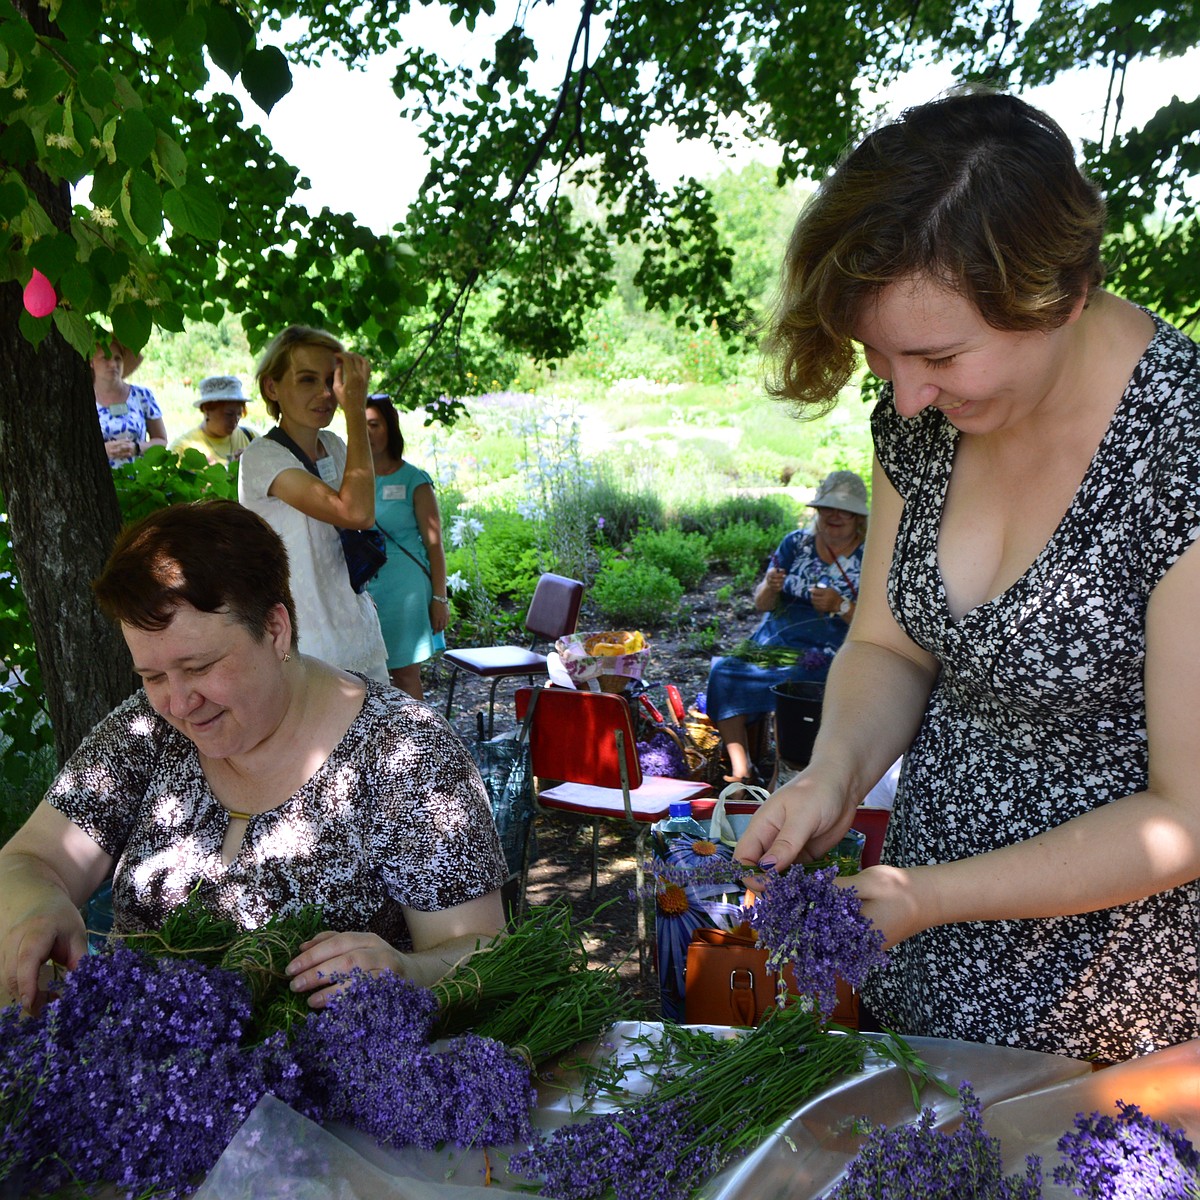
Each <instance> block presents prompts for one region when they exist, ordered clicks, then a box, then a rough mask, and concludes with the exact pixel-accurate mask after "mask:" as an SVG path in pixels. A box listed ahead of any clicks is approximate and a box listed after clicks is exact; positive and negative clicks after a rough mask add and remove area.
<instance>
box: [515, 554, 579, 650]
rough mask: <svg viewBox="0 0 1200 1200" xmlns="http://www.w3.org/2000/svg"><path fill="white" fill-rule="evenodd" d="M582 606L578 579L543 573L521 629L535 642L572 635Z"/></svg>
mask: <svg viewBox="0 0 1200 1200" xmlns="http://www.w3.org/2000/svg"><path fill="white" fill-rule="evenodd" d="M582 603H583V584H582V583H580V582H579V580H578V579H568V578H567V577H566V576H565V575H554V574H551V573H550V572H549V571H547V572H546V574H545V575H543V576H542V577H541V579H539V580H538V584H537V587H536V588H535V589H534V592H533V599H532V600H531V601H530V602H529V611H528V612H527V613H526V614H525V628H526V629H527V630H528V631H529V633H530V634H532V635H533V637H534V638H535V639H536V640H541V641H545V642H554V641H557V640H558V639H559V638H560V637H566V635H567V634H568V633H574V632H575V626H576V624H577V623H578V621H579V606H580V604H582Z"/></svg>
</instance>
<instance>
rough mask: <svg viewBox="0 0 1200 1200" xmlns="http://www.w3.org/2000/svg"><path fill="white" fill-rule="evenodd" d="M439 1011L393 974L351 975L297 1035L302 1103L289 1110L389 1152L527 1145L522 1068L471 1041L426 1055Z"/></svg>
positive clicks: (527, 1089)
mask: <svg viewBox="0 0 1200 1200" xmlns="http://www.w3.org/2000/svg"><path fill="white" fill-rule="evenodd" d="M436 1011H437V1000H436V998H435V997H434V995H433V993H432V992H431V991H429V990H428V989H427V988H422V987H418V986H417V985H416V984H414V983H411V982H410V981H409V980H407V979H404V978H402V977H401V976H399V975H396V974H394V973H393V972H390V971H385V972H383V973H382V974H381V975H378V976H368V975H364V974H361V973H359V972H355V973H354V974H352V975H351V976H350V978H349V980H348V981H347V984H346V987H345V988H344V989H343V990H342V991H341V992H340V993H339V994H338V995H337V996H336V997H335V998H334V999H333V1000H332V1001H331V1002H330V1004H329V1006H328V1007H327V1008H325V1009H323V1010H322V1011H320V1012H318V1013H314V1014H313V1015H312V1016H310V1017H309V1018H308V1020H307V1021H306V1022H305V1024H304V1026H303V1027H302V1029H301V1030H300V1032H299V1033H298V1034H297V1037H296V1040H295V1045H294V1050H295V1053H296V1056H297V1059H298V1061H299V1064H300V1068H301V1069H302V1071H303V1075H304V1089H303V1090H304V1096H303V1099H302V1100H301V1102H300V1103H299V1104H298V1105H296V1107H298V1108H300V1110H301V1111H302V1112H304V1114H305V1115H306V1116H309V1117H311V1118H312V1119H313V1120H317V1121H344V1122H346V1123H347V1124H349V1125H353V1126H354V1127H355V1128H357V1129H361V1130H362V1131H363V1132H364V1133H369V1134H371V1136H372V1137H374V1138H375V1139H376V1140H377V1141H379V1142H380V1143H382V1144H384V1145H390V1146H408V1145H417V1146H422V1147H425V1148H432V1147H434V1146H438V1145H440V1144H442V1143H444V1142H454V1143H455V1144H456V1145H460V1146H469V1145H482V1146H490V1145H499V1144H501V1143H507V1142H513V1141H519V1140H523V1139H524V1138H526V1137H527V1136H528V1132H529V1114H530V1112H531V1110H532V1108H533V1105H534V1103H535V1102H536V1096H535V1093H534V1091H533V1086H532V1083H531V1082H530V1077H529V1069H528V1067H527V1066H526V1065H525V1064H524V1063H523V1062H522V1061H520V1060H519V1059H517V1058H516V1057H515V1056H514V1055H513V1054H512V1053H511V1052H509V1051H508V1050H507V1049H506V1048H505V1047H504V1046H503V1045H501V1044H500V1043H498V1042H493V1041H491V1040H489V1039H486V1038H480V1037H476V1036H475V1035H473V1034H471V1035H465V1036H464V1037H461V1038H456V1039H454V1040H453V1041H452V1042H450V1044H449V1045H448V1047H447V1048H446V1049H445V1051H444V1052H435V1051H433V1050H432V1049H430V1048H429V1046H428V1041H429V1036H430V1032H431V1030H432V1027H433V1019H434V1016H435V1014H436Z"/></svg>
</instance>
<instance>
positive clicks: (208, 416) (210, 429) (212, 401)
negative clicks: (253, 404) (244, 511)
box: [170, 375, 254, 463]
mask: <svg viewBox="0 0 1200 1200" xmlns="http://www.w3.org/2000/svg"><path fill="white" fill-rule="evenodd" d="M199 392H200V394H199V396H197V398H196V399H195V400H193V401H192V403H193V404H194V405H195V406H196V407H197V408H198V409H199V410H200V411H201V413H203V414H204V419H203V420H202V421H201V422H200V424H199V425H197V426H196V428H195V429H191V430H189V431H188V432H187V433H185V434H183V435H182V436H181V437H177V438H176V439H175V440H174V441H173V442H172V443H171V447H170V448H171V449H172V450H174V451H175V453H176V454H179V455H182V454H183V452H184V451H185V450H199V451H200V453H201V454H203V455H204V456H205V457H206V458H207V459H208V461H209V462H210V463H219V462H223V463H228V462H233V460H234V459H235V458H237V457H238V456H239V455H240V454H241V453H242V451H243V450H245V448H246V447H247V446H248V445H250V443H251V442H252V441H253V440H254V435H253V434H251V433H250V432H249V430H246V429H243V428H242V427H241V425H240V424H239V422H240V421H241V419H242V418H243V417H244V416H245V415H246V393H245V392H243V391H242V381H241V380H240V379H238V378H237V376H235V375H210V376H209V377H208V378H207V379H202V380H200V388H199Z"/></svg>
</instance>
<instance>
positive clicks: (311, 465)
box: [263, 425, 321, 479]
mask: <svg viewBox="0 0 1200 1200" xmlns="http://www.w3.org/2000/svg"><path fill="white" fill-rule="evenodd" d="M263 437H269V438H270V439H271V441H273V442H278V443H279V444H280V445H281V446H282V447H283V448H284V449H285V450H289V451H291V453H292V454H294V455H295V456H296V457H297V458H298V459H299V460H300V461H301V462H302V463H303V464H304V469H305V470H306V471H308V472H310V473H311V474H313V475H315V476H316V477H317V478H318V479H320V478H321V472H320V471H319V470H317V464H316V463H315V462H313V460H312V459H311V458H309V456H308V455H307V454H306V453H305V452H304V451H303V450H301V449H300V447H299V446H298V445H296V443H295V442H294V441H293V440H292V439H291V438H290V437H289V436H288V435H287V434H286V433H284V432H283V428H282V427H281V426H279V425H276V426H274V427H273V428H271V429H268V430H267V432H266V433H264V434H263Z"/></svg>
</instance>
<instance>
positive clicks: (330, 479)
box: [317, 454, 338, 487]
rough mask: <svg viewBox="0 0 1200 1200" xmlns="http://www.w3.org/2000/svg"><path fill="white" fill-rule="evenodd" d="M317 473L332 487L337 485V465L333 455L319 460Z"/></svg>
mask: <svg viewBox="0 0 1200 1200" xmlns="http://www.w3.org/2000/svg"><path fill="white" fill-rule="evenodd" d="M317 473H318V474H319V475H320V476H321V478H322V479H323V480H325V482H326V483H327V484H329V486H330V487H335V486H336V485H337V474H338V469H337V463H335V462H334V461H333V455H332V454H327V455H325V457H324V458H318V459H317Z"/></svg>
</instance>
